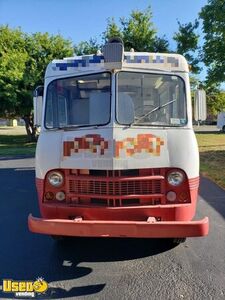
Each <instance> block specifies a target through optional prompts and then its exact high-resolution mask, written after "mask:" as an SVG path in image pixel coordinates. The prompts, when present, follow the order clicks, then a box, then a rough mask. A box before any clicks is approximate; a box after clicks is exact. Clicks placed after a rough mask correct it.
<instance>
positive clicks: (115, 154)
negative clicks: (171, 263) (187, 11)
mask: <svg viewBox="0 0 225 300" xmlns="http://www.w3.org/2000/svg"><path fill="white" fill-rule="evenodd" d="M188 73H189V69H188V64H187V62H186V60H185V58H184V57H183V56H181V55H178V54H174V53H172V54H162V53H146V52H143V53H140V52H135V51H134V50H133V49H131V51H130V52H125V51H124V47H123V43H122V41H120V40H119V39H112V40H111V41H109V42H108V43H107V44H106V45H105V46H104V47H103V51H102V53H101V52H100V51H98V53H97V54H94V55H84V56H75V57H72V58H65V59H62V60H53V61H52V62H51V63H50V64H49V65H48V67H47V69H46V73H45V83H44V89H42V88H38V89H36V92H35V97H34V104H35V109H34V112H35V116H36V117H35V119H36V124H37V125H40V126H41V132H40V136H39V139H38V143H37V149H36V187H37V193H38V200H39V207H40V213H41V217H34V216H32V215H31V214H30V215H29V218H28V225H29V229H30V231H32V232H35V233H41V234H47V235H51V236H55V237H62V236H76V237H133V238H171V239H173V240H174V241H177V242H178V243H179V242H181V241H184V239H185V238H186V237H197V236H205V235H207V233H208V226H209V225H208V218H207V217H204V218H202V219H201V220H196V219H194V217H195V212H196V205H197V197H198V187H199V153H198V146H197V142H196V138H195V134H194V132H193V128H192V108H191V95H190V85H189V75H188Z"/></svg>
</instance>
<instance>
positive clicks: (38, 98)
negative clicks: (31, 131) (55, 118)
mask: <svg viewBox="0 0 225 300" xmlns="http://www.w3.org/2000/svg"><path fill="white" fill-rule="evenodd" d="M43 92H44V87H43V86H38V87H36V89H35V90H34V94H33V105H34V126H37V127H38V126H41V120H42V105H43Z"/></svg>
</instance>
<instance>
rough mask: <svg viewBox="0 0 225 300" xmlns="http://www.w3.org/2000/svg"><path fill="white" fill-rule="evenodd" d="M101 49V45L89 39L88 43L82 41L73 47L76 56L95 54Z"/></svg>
mask: <svg viewBox="0 0 225 300" xmlns="http://www.w3.org/2000/svg"><path fill="white" fill-rule="evenodd" d="M100 49H101V45H100V44H98V43H97V40H96V39H93V38H90V40H89V41H82V42H80V43H79V44H78V45H75V46H74V52H75V53H76V55H78V56H79V55H84V54H96V53H97V51H98V50H100Z"/></svg>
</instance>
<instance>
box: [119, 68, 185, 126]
mask: <svg viewBox="0 0 225 300" xmlns="http://www.w3.org/2000/svg"><path fill="white" fill-rule="evenodd" d="M117 91H118V93H117V109H116V112H117V121H118V123H120V124H126V125H127V124H130V125H153V126H183V125H185V124H186V123H187V116H186V115H187V109H186V100H185V99H186V98H185V88H184V81H183V80H182V79H181V78H180V77H178V76H175V75H162V74H149V73H135V72H124V71H123V72H119V73H118V74H117ZM124 107H126V113H125V112H124ZM131 115H132V116H131Z"/></svg>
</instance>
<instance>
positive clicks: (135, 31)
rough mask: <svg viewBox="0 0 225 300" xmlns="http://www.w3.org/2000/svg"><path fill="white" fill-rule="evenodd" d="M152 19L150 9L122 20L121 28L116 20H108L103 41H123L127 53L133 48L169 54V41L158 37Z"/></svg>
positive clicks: (135, 11)
mask: <svg viewBox="0 0 225 300" xmlns="http://www.w3.org/2000/svg"><path fill="white" fill-rule="evenodd" d="M151 19H152V12H151V8H150V7H148V8H147V9H146V10H144V11H139V10H134V11H132V12H131V15H130V16H129V17H128V18H124V17H122V18H120V26H118V25H117V24H116V23H115V20H114V18H111V19H108V20H107V27H106V31H104V32H103V41H104V42H106V41H107V40H108V39H110V38H112V37H115V36H116V37H120V38H122V39H123V42H124V48H125V50H126V51H130V49H131V48H133V49H134V50H135V51H140V52H142V51H143V52H144V51H146V52H168V46H169V42H168V40H167V39H166V37H165V36H163V37H161V38H160V37H157V36H156V29H155V28H154V25H153V23H152V21H151Z"/></svg>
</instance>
